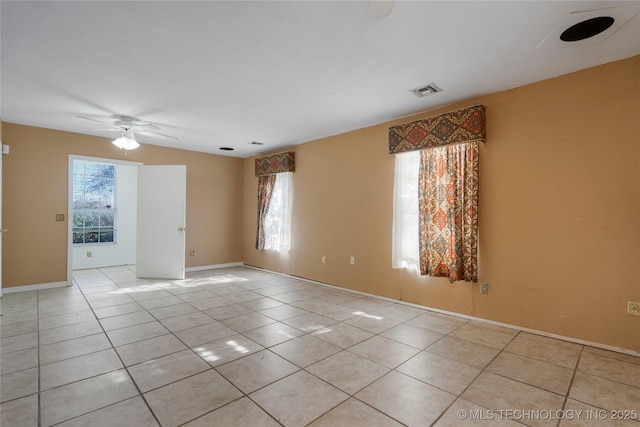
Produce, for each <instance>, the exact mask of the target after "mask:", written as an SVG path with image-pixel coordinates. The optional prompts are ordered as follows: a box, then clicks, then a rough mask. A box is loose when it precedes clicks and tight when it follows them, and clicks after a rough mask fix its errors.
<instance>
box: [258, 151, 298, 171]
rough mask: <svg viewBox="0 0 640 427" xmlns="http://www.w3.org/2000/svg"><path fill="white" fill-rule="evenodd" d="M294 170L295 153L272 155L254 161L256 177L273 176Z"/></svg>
mask: <svg viewBox="0 0 640 427" xmlns="http://www.w3.org/2000/svg"><path fill="white" fill-rule="evenodd" d="M295 170H296V153H294V152H293V151H289V152H287V153H280V154H274V155H273V156H268V157H263V158H261V159H256V176H264V175H273V174H274V173H281V172H293V171H295Z"/></svg>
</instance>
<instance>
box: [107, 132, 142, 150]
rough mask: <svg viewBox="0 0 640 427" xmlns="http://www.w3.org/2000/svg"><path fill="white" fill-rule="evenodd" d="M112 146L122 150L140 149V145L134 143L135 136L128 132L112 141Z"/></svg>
mask: <svg viewBox="0 0 640 427" xmlns="http://www.w3.org/2000/svg"><path fill="white" fill-rule="evenodd" d="M112 144H113V145H115V146H116V147H118V148H120V149H124V150H135V149H136V148H138V147H140V144H138V141H136V136H135V135H134V134H133V133H132V132H130V131H125V132H122V136H121V137H120V138H117V139H114V140H113V141H112Z"/></svg>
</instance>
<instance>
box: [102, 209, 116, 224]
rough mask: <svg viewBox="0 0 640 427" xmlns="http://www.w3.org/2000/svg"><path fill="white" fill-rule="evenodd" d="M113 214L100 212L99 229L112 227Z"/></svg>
mask: <svg viewBox="0 0 640 427" xmlns="http://www.w3.org/2000/svg"><path fill="white" fill-rule="evenodd" d="M114 217H115V212H113V211H111V212H104V211H103V212H101V213H100V227H101V228H104V227H113V223H114Z"/></svg>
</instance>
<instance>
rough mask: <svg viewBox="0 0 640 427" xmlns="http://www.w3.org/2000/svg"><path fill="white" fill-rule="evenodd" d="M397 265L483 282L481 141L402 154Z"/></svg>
mask: <svg viewBox="0 0 640 427" xmlns="http://www.w3.org/2000/svg"><path fill="white" fill-rule="evenodd" d="M393 210H394V211H393V249H392V251H393V252H392V256H393V258H392V266H393V268H406V267H413V266H419V269H420V274H421V275H429V276H433V277H447V278H448V279H449V281H450V282H452V283H453V282H454V281H457V280H464V281H467V282H477V281H478V256H477V252H478V142H477V141H470V142H465V143H459V144H449V145H445V146H442V147H432V148H428V149H425V150H421V151H418V152H416V154H413V153H411V152H409V153H405V154H397V155H396V171H395V185H394V205H393Z"/></svg>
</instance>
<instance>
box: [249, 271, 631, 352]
mask: <svg viewBox="0 0 640 427" xmlns="http://www.w3.org/2000/svg"><path fill="white" fill-rule="evenodd" d="M244 266H245V267H248V268H254V269H256V270H262V271H266V272H268V273H273V274H277V275H279V276H285V277H291V278H293V279H298V280H303V281H305V282H310V283H314V284H316V285H321V286H327V287H330V288H334V289H337V290H340V291H346V292H351V293H354V294H358V295H364V296H368V297H373V298H377V299H381V300H385V301H390V302H394V303H396V304H402V305H406V306H409V307H415V308H421V309H423V310H429V311H434V312H436V313H442V314H447V315H449V316H455V317H460V318H463V319H467V320H473V321H476V322H480V323H487V324H490V325H496V326H502V327H504V328H509V329H515V330H517V331H521V332H528V333H530V334H535V335H541V336H544V337H549V338H555V339H559V340H562V341H568V342H572V343H575V344H580V345H586V346H589V347H596V348H601V349H603V350H609V351H614V352H616V353H623V354H628V355H631V356H636V357H639V356H640V352H638V351H635V350H630V349H627V348H621V347H615V346H612V345H608V344H601V343H597V342H593V341H586V340H581V339H579V338H573V337H567V336H564V335H558V334H553V333H551V332H545V331H539V330H537V329H531V328H525V327H522V326H517V325H512V324H510V323H503V322H498V321H495V320H490V319H484V318H482V317H475V316H470V315H467V314H461V313H456V312H455V311H447V310H441V309H439V308H435V307H430V306H428V305H420V304H414V303H411V302H406V301H400V300H396V299H393V298H387V297H383V296H379V295H374V294H368V293H366V292H361V291H356V290H353V289H347V288H342V287H340V286H335V285H330V284H328V283H322V282H317V281H315V280H311V279H305V278H304V277H298V276H291V275H290V274H284V273H278V272H277V271H270V270H267V269H265V268H261V267H255V266H252V265H248V264H244Z"/></svg>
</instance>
